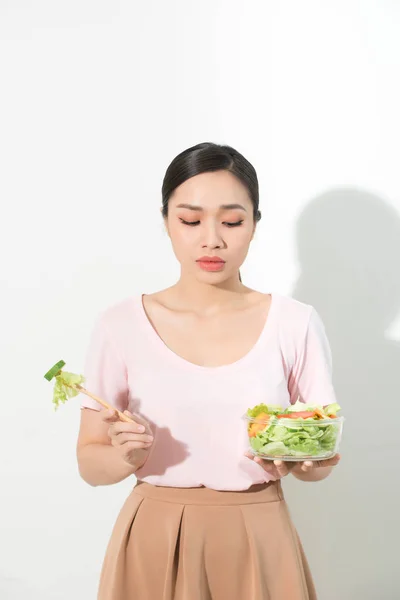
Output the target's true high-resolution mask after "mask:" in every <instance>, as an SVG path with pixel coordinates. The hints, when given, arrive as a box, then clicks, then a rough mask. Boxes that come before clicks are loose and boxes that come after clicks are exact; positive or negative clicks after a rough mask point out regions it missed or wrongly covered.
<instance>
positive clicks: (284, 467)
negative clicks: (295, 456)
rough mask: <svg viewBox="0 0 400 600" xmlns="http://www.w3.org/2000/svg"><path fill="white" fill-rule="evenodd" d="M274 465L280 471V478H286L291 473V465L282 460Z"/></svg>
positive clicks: (276, 461) (275, 461)
mask: <svg viewBox="0 0 400 600" xmlns="http://www.w3.org/2000/svg"><path fill="white" fill-rule="evenodd" d="M274 465H275V467H276V470H277V471H278V475H279V477H286V475H287V474H288V473H289V470H290V467H289V465H288V464H287V463H285V462H283V461H282V460H274Z"/></svg>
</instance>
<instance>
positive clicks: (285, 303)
mask: <svg viewBox="0 0 400 600" xmlns="http://www.w3.org/2000/svg"><path fill="white" fill-rule="evenodd" d="M272 298H273V301H274V300H275V302H276V307H275V308H276V314H277V323H278V328H279V333H280V336H281V338H282V339H286V340H289V339H290V340H291V341H292V342H294V343H295V344H297V343H300V344H303V343H304V340H305V338H306V336H307V333H308V331H309V330H310V329H312V330H314V331H315V330H316V331H318V332H323V331H324V325H323V323H322V320H321V317H320V315H319V314H318V312H317V310H316V309H315V307H314V306H313V305H312V304H307V303H305V302H301V301H299V300H296V299H294V298H292V297H290V296H284V295H281V294H273V296H272Z"/></svg>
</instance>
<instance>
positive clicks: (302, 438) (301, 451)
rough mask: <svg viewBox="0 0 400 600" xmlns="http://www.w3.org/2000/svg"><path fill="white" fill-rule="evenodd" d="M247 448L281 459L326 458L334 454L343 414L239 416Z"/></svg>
mask: <svg viewBox="0 0 400 600" xmlns="http://www.w3.org/2000/svg"><path fill="white" fill-rule="evenodd" d="M243 420H244V421H245V425H246V429H247V435H248V438H249V449H250V452H251V453H252V454H254V455H256V456H260V457H261V458H265V459H269V460H283V461H303V460H327V459H328V458H331V457H332V456H334V455H335V454H337V452H338V449H339V445H340V441H341V438H342V430H343V421H344V418H343V417H335V418H326V419H319V420H315V419H293V418H289V417H287V418H285V417H284V416H281V415H280V416H279V418H278V417H276V416H270V417H269V418H268V417H262V416H260V417H249V416H248V415H244V416H243Z"/></svg>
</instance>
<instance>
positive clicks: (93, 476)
mask: <svg viewBox="0 0 400 600" xmlns="http://www.w3.org/2000/svg"><path fill="white" fill-rule="evenodd" d="M102 413H103V411H101V412H100V411H98V410H90V409H89V408H84V409H83V410H82V411H81V423H80V429H79V436H78V443H77V459H78V468H79V473H80V475H81V477H82V479H83V480H84V481H86V483H88V484H89V485H93V486H97V485H110V484H113V483H118V482H119V481H122V480H123V479H126V478H127V477H129V475H132V474H133V473H134V472H135V471H136V468H135V466H134V465H130V464H128V463H126V462H125V461H124V460H123V459H122V457H121V455H120V454H119V452H118V450H117V449H116V448H115V447H114V446H112V445H111V440H110V437H109V435H108V429H109V427H110V425H109V423H108V422H106V421H105V420H104V416H103V414H102Z"/></svg>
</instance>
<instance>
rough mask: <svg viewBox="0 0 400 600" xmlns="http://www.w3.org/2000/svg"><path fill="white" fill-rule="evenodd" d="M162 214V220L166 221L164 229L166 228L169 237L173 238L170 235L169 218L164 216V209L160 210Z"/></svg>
mask: <svg viewBox="0 0 400 600" xmlns="http://www.w3.org/2000/svg"><path fill="white" fill-rule="evenodd" d="M160 212H161V216H162V220H163V221H164V227H165V231H166V232H167V235H168V237H171V236H170V235H169V227H168V218H167V217H164V215H163V214H162V213H163V209H162V207H161V209H160Z"/></svg>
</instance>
